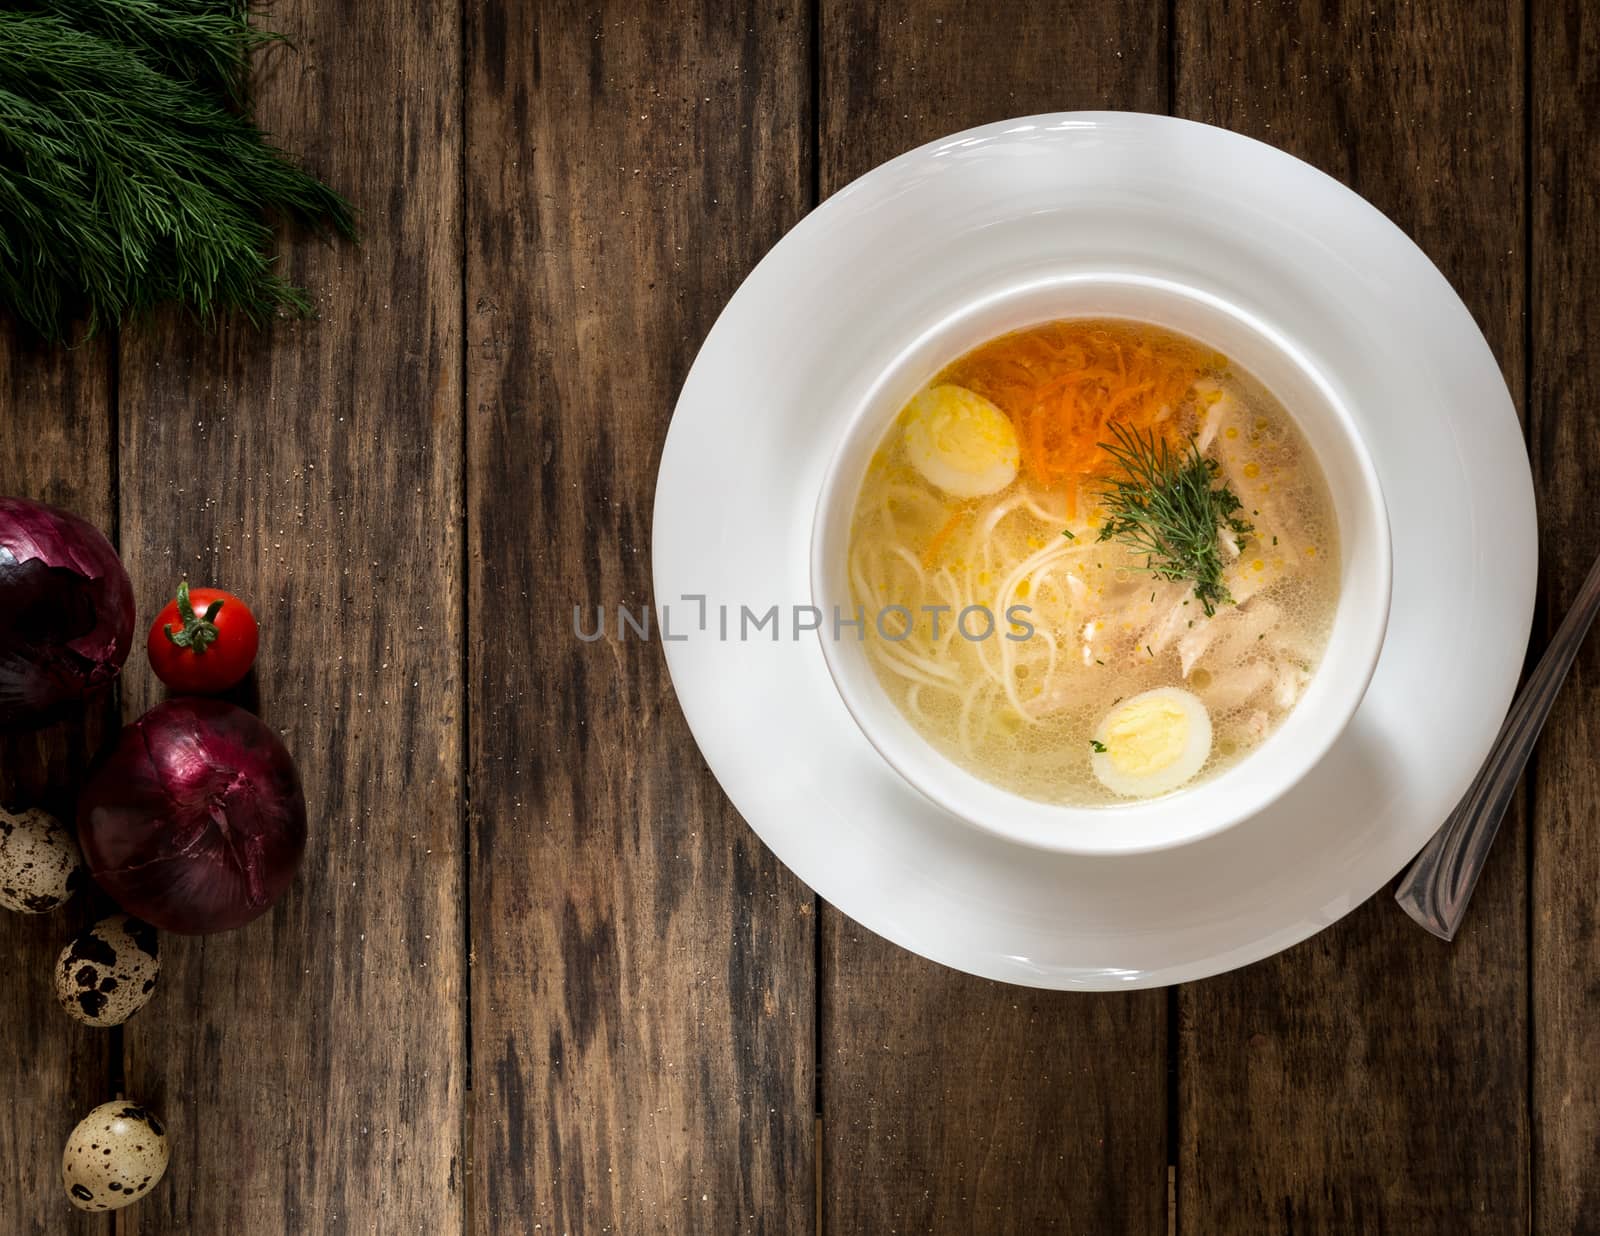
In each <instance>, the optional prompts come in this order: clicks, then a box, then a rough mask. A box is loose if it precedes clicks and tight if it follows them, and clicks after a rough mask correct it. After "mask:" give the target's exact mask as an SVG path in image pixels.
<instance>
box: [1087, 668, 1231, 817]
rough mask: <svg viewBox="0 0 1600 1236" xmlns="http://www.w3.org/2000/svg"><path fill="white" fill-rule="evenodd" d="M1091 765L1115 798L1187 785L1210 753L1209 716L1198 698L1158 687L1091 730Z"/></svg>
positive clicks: (1153, 793)
mask: <svg viewBox="0 0 1600 1236" xmlns="http://www.w3.org/2000/svg"><path fill="white" fill-rule="evenodd" d="M1093 745H1094V754H1093V755H1092V756H1091V757H1090V764H1091V766H1092V767H1093V769H1094V775H1095V776H1096V777H1098V778H1099V779H1100V783H1101V784H1102V785H1104V786H1105V787H1106V789H1108V790H1110V791H1111V792H1112V793H1113V794H1121V795H1124V796H1125V797H1128V798H1154V797H1155V796H1156V795H1158V794H1168V793H1171V792H1172V791H1173V790H1176V789H1177V788H1178V787H1180V786H1182V785H1183V784H1185V783H1186V782H1187V781H1189V780H1190V779H1191V778H1192V777H1193V776H1194V775H1195V774H1196V773H1198V772H1199V771H1200V769H1201V768H1202V767H1204V765H1205V762H1206V759H1207V757H1209V756H1210V754H1211V717H1210V715H1209V714H1208V713H1207V712H1206V706H1205V705H1204V704H1202V703H1201V702H1200V698H1199V697H1198V696H1197V695H1194V694H1193V693H1191V692H1189V691H1184V690H1182V689H1180V688H1178V687H1157V688H1155V689H1154V690H1152V691H1144V692H1141V693H1140V694H1138V695H1135V696H1131V697H1130V698H1128V699H1125V700H1123V701H1122V702H1121V703H1119V704H1118V705H1117V706H1116V707H1115V708H1113V709H1112V710H1111V711H1110V712H1108V713H1107V714H1106V715H1105V716H1104V717H1103V718H1101V721H1100V724H1099V725H1098V726H1096V727H1095V732H1094V744H1093Z"/></svg>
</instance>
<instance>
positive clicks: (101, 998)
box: [56, 914, 161, 1026]
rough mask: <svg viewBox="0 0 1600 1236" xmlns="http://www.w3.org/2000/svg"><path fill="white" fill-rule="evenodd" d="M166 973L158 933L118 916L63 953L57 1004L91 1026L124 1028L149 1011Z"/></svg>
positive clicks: (101, 923)
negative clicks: (158, 977) (142, 1011)
mask: <svg viewBox="0 0 1600 1236" xmlns="http://www.w3.org/2000/svg"><path fill="white" fill-rule="evenodd" d="M160 973H161V955H160V953H159V951H158V946H157V943H156V929H155V928H154V927H152V926H150V924H149V923H145V922H141V921H140V920H139V919H136V918H133V917H131V916H129V915H127V914H113V915H112V916H111V917H110V918H105V919H101V920H100V921H99V922H98V923H96V924H95V925H94V926H93V927H90V928H89V929H88V930H87V931H85V932H84V933H83V934H82V935H80V936H79V937H78V938H77V939H75V940H74V941H73V942H72V943H71V944H69V945H67V947H66V948H64V949H62V950H61V956H60V957H59V958H58V959H57V960H56V999H57V1000H59V1001H60V1002H61V1007H62V1008H64V1009H66V1010H67V1013H68V1015H70V1016H71V1017H74V1018H76V1019H77V1020H78V1021H81V1022H83V1024H84V1025H86V1026H120V1025H121V1024H122V1023H123V1022H125V1021H127V1020H128V1018H130V1017H132V1016H133V1015H134V1014H135V1013H137V1012H138V1011H139V1010H140V1009H142V1008H143V1007H144V1006H145V1002H146V1001H148V1000H149V999H150V993H151V992H152V991H154V990H155V986H156V975H158V974H160Z"/></svg>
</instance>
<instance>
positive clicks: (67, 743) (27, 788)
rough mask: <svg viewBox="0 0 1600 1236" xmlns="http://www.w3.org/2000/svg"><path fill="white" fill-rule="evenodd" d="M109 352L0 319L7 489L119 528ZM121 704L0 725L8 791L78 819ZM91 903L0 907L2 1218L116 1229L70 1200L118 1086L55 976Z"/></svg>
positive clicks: (51, 1226) (107, 1043)
mask: <svg viewBox="0 0 1600 1236" xmlns="http://www.w3.org/2000/svg"><path fill="white" fill-rule="evenodd" d="M110 358H111V345H110V343H109V342H108V341H107V340H105V339H101V340H99V341H97V342H95V343H93V344H89V345H87V346H83V347H80V348H78V349H76V350H74V351H66V350H63V349H53V348H45V347H43V346H42V345H37V344H31V343H28V342H25V341H23V340H22V339H21V338H20V337H19V335H18V333H17V332H15V331H13V330H11V329H3V330H0V494H5V495H7V496H8V497H20V498H32V499H34V500H35V501H39V502H48V503H50V504H51V505H53V506H59V507H61V508H63V509H65V510H69V511H72V512H74V513H75V514H78V515H81V516H83V517H84V518H85V519H87V520H89V522H90V523H92V524H94V525H95V526H96V527H98V528H99V529H100V530H101V531H103V532H105V533H106V535H108V536H111V537H115V535H116V501H115V499H116V490H115V487H114V485H113V483H112V475H111V429H112V415H111V398H110V375H111V360H110ZM115 708H116V696H115V694H114V693H108V694H107V695H105V696H103V697H101V698H100V699H99V700H96V701H94V702H92V703H91V704H90V705H89V706H87V707H86V708H85V710H84V715H83V717H82V719H81V720H80V719H77V718H74V719H72V720H70V721H67V722H62V723H60V724H57V725H53V726H50V727H48V728H46V729H43V730H39V731H36V732H34V733H30V734H25V735H14V736H6V737H0V803H3V804H5V805H6V806H8V807H11V808H20V807H45V808H47V809H48V810H50V811H52V812H53V813H54V814H55V815H56V816H57V818H59V819H63V820H70V819H72V816H73V809H74V802H75V798H76V792H77V788H78V786H79V784H80V783H81V781H82V778H83V772H84V769H85V768H86V767H87V766H88V763H89V760H90V759H91V758H92V756H93V753H94V751H95V749H96V746H97V744H98V743H99V741H100V739H101V738H102V737H103V736H104V735H105V734H106V733H107V732H109V728H110V723H111V721H112V719H113V714H114V711H115ZM93 917H94V907H93V905H92V899H91V898H90V897H87V896H84V895H80V896H78V897H77V898H76V899H75V900H74V901H73V902H72V903H71V904H70V905H68V906H66V907H64V908H62V909H60V910H57V911H56V912H55V913H53V914H46V915H37V916H27V915H20V914H9V913H6V912H5V911H0V959H4V965H5V972H6V973H7V974H8V975H10V976H11V982H12V983H14V986H13V987H12V988H11V990H10V991H9V993H8V995H7V996H6V998H4V999H0V1095H3V1096H5V1098H4V1101H3V1102H0V1232H7V1233H16V1236H46V1234H47V1233H48V1234H49V1236H55V1233H58V1232H71V1233H95V1234H96V1236H100V1234H103V1233H109V1232H110V1230H111V1221H110V1219H109V1218H108V1217H106V1216H104V1215H93V1216H90V1215H84V1214H82V1213H81V1212H79V1211H76V1210H74V1209H73V1208H72V1206H71V1205H70V1203H68V1201H67V1198H66V1194H65V1193H64V1192H62V1186H61V1148H62V1146H63V1145H65V1144H66V1140H67V1134H68V1133H70V1132H71V1131H72V1126H73V1125H75V1124H76V1123H77V1122H78V1120H79V1119H81V1118H82V1117H83V1116H84V1115H86V1114H87V1113H88V1111H89V1109H90V1108H92V1107H94V1106H95V1105H97V1104H99V1103H103V1102H105V1101H106V1100H107V1099H110V1098H112V1097H114V1096H112V1095H111V1094H110V1093H109V1092H108V1087H109V1086H110V1082H111V1075H112V1067H111V1049H112V1044H113V1036H112V1035H110V1034H107V1033H106V1032H105V1031H104V1030H92V1029H90V1028H88V1027H86V1026H80V1025H78V1023H76V1022H74V1021H72V1020H70V1019H69V1018H68V1017H66V1016H65V1015H64V1014H63V1013H62V1012H61V1010H60V1009H59V1008H58V1007H57V1006H56V1001H55V993H54V989H53V988H52V986H51V973H52V970H53V968H54V965H55V960H56V954H57V953H59V952H60V950H61V947H62V946H63V945H64V944H65V943H66V942H67V941H68V940H69V939H71V938H72V936H73V934H74V933H75V932H76V931H78V930H79V929H81V928H82V927H84V926H86V925H87V924H88V923H89V922H91V921H92V920H93Z"/></svg>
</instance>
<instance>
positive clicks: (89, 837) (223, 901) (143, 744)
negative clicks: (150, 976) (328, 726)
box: [78, 697, 306, 935]
mask: <svg viewBox="0 0 1600 1236" xmlns="http://www.w3.org/2000/svg"><path fill="white" fill-rule="evenodd" d="M78 842H79V844H80V846H81V847H82V849H83V855H84V859H85V862H86V863H87V865H88V868H89V874H90V875H92V876H93V877H94V879H95V882H96V883H97V884H99V885H100V887H101V888H103V889H104V890H105V891H106V893H107V894H108V895H109V896H110V897H111V899H112V900H113V901H115V902H116V903H117V904H118V905H119V906H121V907H122V909H124V910H125V911H127V912H128V913H129V914H132V915H134V916H135V917H137V918H142V919H144V920H145V922H147V923H150V924H152V925H154V926H156V927H159V928H161V929H162V930H163V931H173V932H178V933H180V934H184V935H203V934H206V933H209V932H214V931H228V930H231V929H232V928H235V927H241V926H243V925H244V924H245V923H248V922H249V921H250V920H251V919H254V918H257V917H258V916H260V915H262V914H264V913H266V911H267V910H269V909H270V908H271V907H272V905H273V903H274V902H276V901H277V900H278V898H279V897H281V896H283V894H284V892H285V890H287V889H288V887H289V885H290V884H291V883H293V882H294V877H295V872H296V870H298V868H299V866H300V859H301V856H302V855H303V854H304V852H305V845H306V803H305V795H304V793H303V792H302V791H301V788H300V776H299V774H298V773H297V772H296V771H295V766H294V760H293V759H292V758H291V757H290V755H289V753H288V751H286V750H285V749H284V746H283V744H282V743H281V742H279V741H278V738H277V736H276V735H275V734H274V733H273V732H272V731H271V730H270V729H268V728H267V726H266V725H265V724H264V723H263V722H262V721H261V720H260V718H258V717H256V716H255V715H253V714H252V713H248V712H246V711H245V710H244V709H242V708H237V707H235V706H234V705H232V704H229V703H225V702H224V701H222V700H216V699H204V698H194V697H180V698H177V699H170V700H167V701H166V702H165V703H161V704H157V705H156V706H155V707H154V708H152V709H151V710H150V711H149V712H147V713H145V714H144V716H142V717H140V718H139V719H138V720H137V721H135V722H134V723H133V724H132V725H129V726H126V727H124V729H123V731H122V734H121V735H120V736H119V738H118V739H117V745H116V747H115V749H114V750H113V751H112V753H111V756H110V758H109V759H108V760H107V761H106V762H105V763H104V764H103V765H102V766H101V767H100V769H99V771H98V772H96V773H95V775H94V779H93V780H92V781H91V782H90V783H89V786H88V787H87V788H86V789H85V790H84V792H83V795H82V797H81V798H80V799H79V803H78Z"/></svg>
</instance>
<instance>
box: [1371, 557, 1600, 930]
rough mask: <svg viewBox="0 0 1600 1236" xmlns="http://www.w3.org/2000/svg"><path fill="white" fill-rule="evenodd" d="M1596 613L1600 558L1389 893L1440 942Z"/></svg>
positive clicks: (1456, 920) (1457, 919)
mask: <svg viewBox="0 0 1600 1236" xmlns="http://www.w3.org/2000/svg"><path fill="white" fill-rule="evenodd" d="M1597 610H1600V559H1596V560H1595V564H1594V565H1593V566H1592V567H1590V568H1589V577H1588V578H1587V579H1585V580H1584V581H1583V587H1582V588H1581V589H1580V590H1579V591H1578V596H1577V599H1576V600H1574V601H1573V603H1572V608H1571V609H1569V610H1568V611H1567V616H1566V617H1565V618H1563V619H1562V620H1561V629H1560V630H1558V631H1557V632H1556V634H1555V638H1554V639H1552V640H1551V641H1550V646H1549V647H1548V648H1547V649H1545V653H1544V656H1543V657H1541V658H1540V659H1539V665H1538V668H1536V669H1535V670H1534V671H1533V673H1532V674H1531V675H1529V677H1528V681H1527V682H1526V683H1525V684H1524V685H1523V688H1522V692H1521V694H1519V695H1518V696H1517V698H1516V702H1515V703H1513V704H1512V705H1511V711H1510V712H1509V713H1507V714H1506V720H1505V724H1504V725H1502V726H1501V727H1500V733H1499V735H1498V736H1497V737H1496V738H1495V740H1494V746H1493V747H1491V748H1490V749H1489V756H1488V758H1487V759H1486V760H1485V761H1484V764H1483V767H1482V768H1481V769H1479V770H1478V776H1477V779H1476V780H1474V781H1473V783H1472V785H1471V786H1470V787H1469V788H1468V790H1467V793H1466V796H1465V797H1464V798H1463V799H1462V800H1461V802H1460V803H1459V804H1458V805H1457V807H1456V809H1455V810H1454V811H1452V812H1451V813H1450V817H1449V819H1447V820H1445V822H1444V826H1443V827H1442V828H1440V829H1439V831H1438V832H1437V833H1435V834H1434V835H1433V839H1432V840H1430V841H1429V842H1428V844H1427V845H1425V846H1423V847H1422V852H1421V853H1420V854H1418V855H1417V857H1416V859H1415V861H1413V862H1412V864H1411V868H1410V870H1408V871H1407V872H1406V874H1405V875H1404V877H1402V878H1401V881H1400V886H1399V887H1398V888H1397V889H1395V894H1394V899H1395V900H1396V901H1398V902H1399V903H1400V907H1401V909H1403V910H1404V911H1405V912H1406V913H1407V914H1409V915H1410V916H1411V917H1412V918H1414V919H1416V921H1417V922H1418V923H1420V924H1421V925H1422V926H1423V927H1426V928H1427V929H1428V930H1429V931H1431V932H1433V934H1434V935H1436V936H1438V937H1439V938H1440V939H1441V940H1453V939H1455V934H1456V932H1457V931H1458V930H1459V929H1460V927H1461V920H1462V918H1463V917H1465V915H1466V912H1467V902H1468V901H1470V900H1471V899H1472V890H1473V889H1474V888H1475V887H1476V886H1477V883H1478V876H1479V874H1481V873H1482V871H1483V863H1484V860H1485V859H1486V858H1488V856H1489V847H1490V846H1491V845H1492V844H1493V843H1494V835H1495V833H1496V832H1497V831H1499V828H1500V820H1501V818H1502V817H1503V816H1504V815H1505V813H1506V808H1507V807H1508V806H1510V805H1511V796H1512V795H1513V794H1514V793H1515V792H1516V788H1517V782H1518V781H1519V780H1520V779H1521V777H1522V770H1523V768H1524V767H1526V765H1527V763H1528V757H1529V756H1531V755H1532V754H1533V748H1534V745H1535V744H1536V743H1537V742H1538V741H1539V733H1540V731H1542V730H1543V729H1544V723H1545V719H1546V718H1547V717H1548V716H1549V715H1550V706H1551V705H1552V704H1554V703H1555V700H1556V695H1557V694H1558V693H1559V692H1560V690H1561V684H1562V683H1563V682H1565V681H1566V678H1567V672H1568V671H1569V670H1570V669H1571V668H1572V659H1573V658H1574V657H1575V656H1577V655H1578V649H1579V648H1580V647H1581V646H1582V645H1583V637H1584V636H1585V635H1587V634H1588V631H1589V625H1590V623H1592V622H1593V621H1594V618H1595V613H1596V611H1597Z"/></svg>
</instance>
